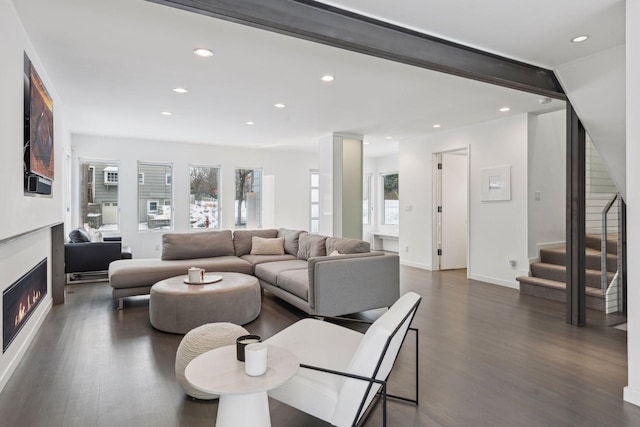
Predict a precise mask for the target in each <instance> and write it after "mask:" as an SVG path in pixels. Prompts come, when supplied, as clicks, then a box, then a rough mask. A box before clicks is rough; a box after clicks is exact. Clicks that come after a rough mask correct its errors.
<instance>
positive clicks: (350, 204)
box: [318, 134, 363, 239]
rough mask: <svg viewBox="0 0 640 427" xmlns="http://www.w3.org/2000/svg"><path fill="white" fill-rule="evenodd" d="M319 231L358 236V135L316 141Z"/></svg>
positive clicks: (359, 190)
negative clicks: (318, 178)
mask: <svg viewBox="0 0 640 427" xmlns="http://www.w3.org/2000/svg"><path fill="white" fill-rule="evenodd" d="M319 148H320V150H319V151H320V156H319V162H318V164H319V175H320V227H319V232H320V234H325V235H330V236H338V237H349V238H352V239H362V170H363V160H362V137H361V136H354V135H341V134H333V135H331V136H327V137H325V138H322V139H320V141H319Z"/></svg>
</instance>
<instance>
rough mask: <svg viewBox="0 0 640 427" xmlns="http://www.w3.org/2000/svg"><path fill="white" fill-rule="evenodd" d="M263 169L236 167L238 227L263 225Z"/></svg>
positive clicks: (236, 219)
mask: <svg viewBox="0 0 640 427" xmlns="http://www.w3.org/2000/svg"><path fill="white" fill-rule="evenodd" d="M261 193H262V169H236V201H235V226H236V228H260V226H261V225H262V206H261V205H262V194H261Z"/></svg>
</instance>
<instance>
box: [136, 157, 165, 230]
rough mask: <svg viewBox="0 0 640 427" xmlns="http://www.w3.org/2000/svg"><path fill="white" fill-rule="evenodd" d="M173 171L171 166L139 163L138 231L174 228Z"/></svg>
mask: <svg viewBox="0 0 640 427" xmlns="http://www.w3.org/2000/svg"><path fill="white" fill-rule="evenodd" d="M172 169H173V167H172V165H170V164H159V163H144V162H138V230H171V229H172V228H173V209H172V204H173V203H172V202H173V185H172V180H171V176H172V173H173V170H172ZM141 177H142V180H141V179H140V178H141ZM141 181H142V182H141Z"/></svg>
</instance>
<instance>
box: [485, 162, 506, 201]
mask: <svg viewBox="0 0 640 427" xmlns="http://www.w3.org/2000/svg"><path fill="white" fill-rule="evenodd" d="M480 185H481V189H480V197H481V199H480V200H482V201H483V202H492V201H501V200H511V166H510V165H506V166H495V167H492V168H484V169H482V170H480Z"/></svg>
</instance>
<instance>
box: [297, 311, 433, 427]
mask: <svg viewBox="0 0 640 427" xmlns="http://www.w3.org/2000/svg"><path fill="white" fill-rule="evenodd" d="M421 300H422V298H420V299H419V300H418V301H416V303H415V304H414V306H413V307H412V308H411V310H410V311H409V312H408V313H407V314H406V316H405V317H404V318H403V319H402V321H401V322H400V323H399V325H398V326H397V327H396V329H395V330H394V331H393V333H391V335H390V336H389V338H388V339H387V342H386V343H385V346H384V349H383V351H382V353H381V355H380V358H379V359H378V363H377V364H376V368H375V369H374V371H373V375H372V376H371V377H364V376H361V375H355V374H351V373H349V372H341V371H335V370H332V369H326V368H322V367H319V366H312V365H306V364H303V363H301V364H300V367H301V368H307V369H311V370H314V371H319V372H325V373H327V374H333V375H338V376H342V377H347V378H353V379H356V380H361V381H366V382H368V383H369V385H368V387H367V390H366V392H365V393H364V396H363V397H362V400H361V402H360V406H359V407H358V411H357V412H356V415H355V417H354V419H353V423H352V424H351V425H352V426H353V427H356V426H358V425H363V424H364V423H365V422H366V421H367V419H368V418H369V416H370V415H371V412H373V409H375V407H376V406H377V405H378V403H379V402H380V400H382V425H383V426H384V427H386V425H387V398H393V399H398V400H402V401H405V402H410V403H413V404H415V405H418V397H419V394H418V393H419V382H418V381H419V372H418V369H419V363H418V353H419V351H418V349H419V346H418V344H419V340H418V335H419V334H418V329H417V328H413V327H411V322H413V319H414V317H415V315H416V312H417V311H418V305H420V301H421ZM409 318H410V320H409V328H407V331H406V332H405V334H404V337H402V342H401V343H400V348H402V345H403V344H404V341H405V339H406V338H407V335H408V333H409V331H413V332H414V333H415V338H416V354H415V357H416V366H415V373H416V376H415V380H416V381H415V383H416V389H415V396H416V397H415V399H412V398H408V397H403V396H397V395H393V394H388V393H387V381H388V379H389V375H391V371H392V370H393V366H395V364H396V360H398V356H399V355H400V351H398V354H396V358H395V360H394V361H393V364H392V366H391V369H390V370H389V375H387V377H386V378H385V379H384V380H379V379H377V378H376V375H377V374H378V371H379V370H380V367H381V366H382V362H383V360H384V357H385V355H386V354H387V350H388V349H389V346H390V345H391V341H392V340H393V338H394V337H395V336H396V334H397V333H398V331H399V330H400V328H401V327H402V325H404V323H405V321H406V320H407V319H409ZM327 319H329V320H338V321H351V322H358V323H365V324H369V325H370V324H372V323H373V322H370V321H366V320H361V319H352V318H348V317H325V318H324V320H327ZM374 384H379V385H380V387H381V390H380V391H379V392H378V397H377V399H374V400H373V401H372V402H371V404H370V405H369V407H368V408H366V409H365V408H364V404H365V402H366V400H367V396H369V393H370V391H371V387H373V385H374ZM363 411H364V412H365V413H364V415H365V416H363V417H362V419H361V420H360V423H359V422H358V420H359V419H360V415H362V414H363Z"/></svg>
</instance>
